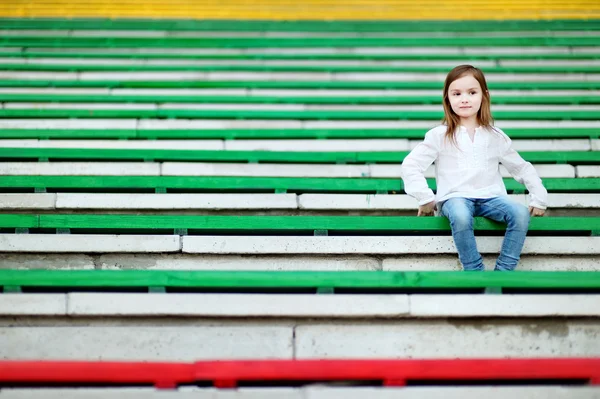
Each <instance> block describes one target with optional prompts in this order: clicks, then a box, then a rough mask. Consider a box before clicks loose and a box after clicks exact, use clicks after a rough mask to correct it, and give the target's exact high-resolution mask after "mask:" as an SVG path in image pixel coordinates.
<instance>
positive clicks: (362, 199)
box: [0, 193, 600, 215]
mask: <svg viewBox="0 0 600 399" xmlns="http://www.w3.org/2000/svg"><path fill="white" fill-rule="evenodd" d="M510 198H512V199H513V200H514V201H517V202H519V203H522V204H523V205H527V204H528V198H527V196H526V195H510ZM548 207H549V209H548V210H547V213H548V215H551V214H552V213H554V211H555V210H556V209H561V210H565V211H569V210H583V209H587V210H593V209H598V208H600V194H579V195H576V196H574V195H573V194H558V193H551V194H549V195H548ZM417 208H418V206H417V203H416V201H415V200H414V199H413V198H411V197H409V196H407V195H385V194H381V195H370V194H367V195H363V194H301V195H295V194H85V193H47V194H46V193H39V194H23V193H19V194H0V209H107V210H108V209H161V210H186V209H207V210H219V209H238V210H239V209H254V210H257V209H262V210H265V211H268V210H283V209H301V210H307V211H318V210H339V211H343V210H345V211H357V210H360V211H369V210H371V211H416V210H417ZM553 208H554V209H553Z"/></svg>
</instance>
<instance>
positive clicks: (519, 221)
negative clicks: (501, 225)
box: [507, 204, 531, 230]
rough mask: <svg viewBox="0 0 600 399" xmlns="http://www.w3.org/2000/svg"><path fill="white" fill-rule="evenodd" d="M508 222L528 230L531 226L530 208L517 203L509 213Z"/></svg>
mask: <svg viewBox="0 0 600 399" xmlns="http://www.w3.org/2000/svg"><path fill="white" fill-rule="evenodd" d="M508 216H509V217H508V220H507V222H508V224H509V225H511V226H513V227H514V228H517V229H519V230H527V229H528V228H529V221H530V219H531V216H530V215H529V209H528V208H527V207H526V206H523V205H520V204H519V205H515V206H514V207H513V209H512V212H511V214H510V215H508Z"/></svg>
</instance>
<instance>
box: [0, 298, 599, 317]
mask: <svg viewBox="0 0 600 399" xmlns="http://www.w3.org/2000/svg"><path fill="white" fill-rule="evenodd" d="M1 298H2V297H1V296H0V299H1ZM596 299H597V298H596ZM581 302H584V301H581ZM408 303H409V300H408V295H316V294H307V295H304V294H156V295H155V294H109V293H100V294H90V293H72V294H68V310H67V311H68V314H69V316H72V317H78V316H126V317H135V316H152V317H157V316H203V317H235V318H237V317H317V318H331V317H336V318H337V317H343V318H365V317H384V318H395V317H403V316H404V317H405V316H408V313H409V305H408ZM584 303H585V304H586V305H589V303H587V302H584ZM565 311H568V307H565ZM588 312H589V309H588ZM596 313H598V312H596ZM559 314H560V313H559ZM594 314H595V313H594Z"/></svg>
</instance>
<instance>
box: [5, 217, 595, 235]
mask: <svg viewBox="0 0 600 399" xmlns="http://www.w3.org/2000/svg"><path fill="white" fill-rule="evenodd" d="M0 228H3V229H9V230H12V229H16V230H17V232H26V231H25V230H26V229H36V230H37V229H42V230H57V232H59V233H60V232H74V233H75V232H88V231H100V232H104V233H108V232H112V233H126V232H135V231H151V232H154V233H157V234H158V233H161V232H162V233H165V234H173V232H175V233H176V234H182V235H185V234H188V233H190V234H194V233H203V234H206V233H208V234H219V233H220V232H224V233H236V232H238V233H242V234H245V235H248V234H266V233H282V232H284V233H285V234H294V235H307V234H313V233H314V234H316V235H319V234H327V233H329V232H331V233H337V234H341V233H344V232H345V233H349V232H360V233H361V234H374V233H376V232H385V233H386V234H407V233H420V234H423V233H425V234H431V233H444V234H447V233H449V232H450V225H449V223H448V220H447V219H446V218H442V217H431V218H423V217H416V216H222V215H201V216H200V215H193V216H185V215H184V216H180V215H135V214H41V215H40V214H0ZM24 229H25V230H24ZM474 229H475V230H477V231H486V232H494V233H500V234H504V230H505V225H504V224H500V223H496V222H493V221H491V220H489V219H485V218H480V217H478V218H475V222H474ZM529 231H530V232H532V233H553V234H556V233H560V234H566V233H568V234H574V233H577V234H579V235H581V234H583V235H588V236H589V235H598V234H600V217H555V218H551V217H546V218H534V219H532V220H531V223H530V226H529ZM326 232H327V233H326Z"/></svg>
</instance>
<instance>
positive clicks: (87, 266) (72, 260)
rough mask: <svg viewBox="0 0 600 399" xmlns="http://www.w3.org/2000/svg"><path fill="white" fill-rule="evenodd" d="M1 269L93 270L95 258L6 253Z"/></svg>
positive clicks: (1, 258)
mask: <svg viewBox="0 0 600 399" xmlns="http://www.w3.org/2000/svg"><path fill="white" fill-rule="evenodd" d="M0 269H34V270H39V269H42V270H93V269H95V266H94V257H93V256H91V255H87V254H66V253H59V254H48V253H44V254H35V253H10V252H5V253H3V254H2V256H0Z"/></svg>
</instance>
